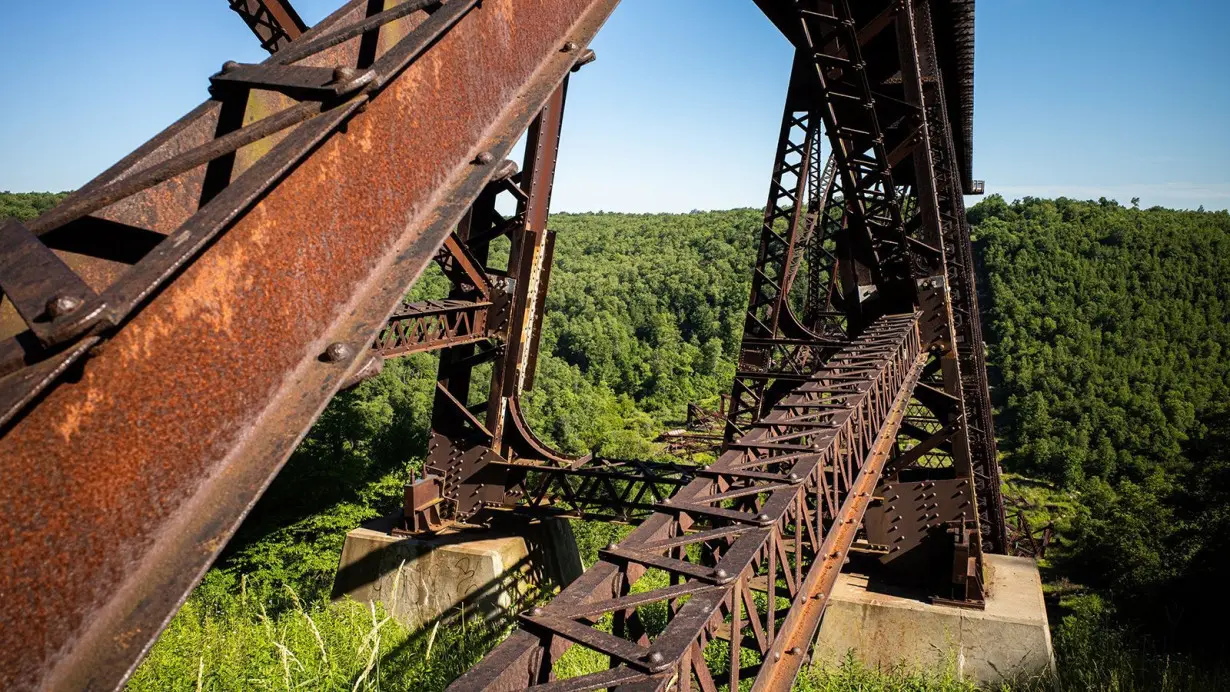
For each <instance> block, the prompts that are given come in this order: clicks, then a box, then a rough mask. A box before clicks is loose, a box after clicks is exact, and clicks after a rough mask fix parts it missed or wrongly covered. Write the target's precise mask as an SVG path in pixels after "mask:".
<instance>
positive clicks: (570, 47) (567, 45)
mask: <svg viewBox="0 0 1230 692" xmlns="http://www.w3.org/2000/svg"><path fill="white" fill-rule="evenodd" d="M579 47H580V46H578V45H577V44H576V41H569V42H567V43H565V44H564V48H563V51H564V52H565V53H571V52H572V51H574V50H576V49H577V48H579Z"/></svg>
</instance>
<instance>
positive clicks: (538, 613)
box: [530, 606, 544, 617]
mask: <svg viewBox="0 0 1230 692" xmlns="http://www.w3.org/2000/svg"><path fill="white" fill-rule="evenodd" d="M543 612H544V611H543V609H542V608H540V607H538V606H534V607H533V608H530V615H533V616H534V617H539V616H541V615H542V614H543Z"/></svg>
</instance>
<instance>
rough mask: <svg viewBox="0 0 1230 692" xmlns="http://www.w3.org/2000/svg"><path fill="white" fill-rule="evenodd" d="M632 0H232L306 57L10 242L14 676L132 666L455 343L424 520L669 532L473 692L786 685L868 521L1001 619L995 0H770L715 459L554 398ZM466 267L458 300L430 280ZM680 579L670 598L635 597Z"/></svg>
mask: <svg viewBox="0 0 1230 692" xmlns="http://www.w3.org/2000/svg"><path fill="white" fill-rule="evenodd" d="M616 2H617V0H485V1H484V2H481V3H479V2H476V1H475V0H446V1H443V2H419V1H418V0H408V1H406V2H381V1H375V2H371V1H368V0H355V1H353V2H349V3H347V4H346V5H345V6H344V7H343V8H342V9H340V10H339V11H338V12H336V13H334V14H333V15H331V16H330V17H328V18H326V19H325V20H324V21H322V22H321V24H320V25H318V26H317V27H314V28H312V29H310V30H307V29H306V27H304V26H303V23H302V21H301V20H300V19H299V18H298V15H297V14H296V13H295V12H294V10H293V8H291V7H290V5H289V4H288V3H287V2H285V0H269V1H266V0H246V1H243V2H235V1H232V2H230V5H231V7H232V9H234V10H235V11H236V12H238V13H239V14H240V15H241V16H242V17H243V18H244V20H245V22H247V23H248V25H249V27H250V28H251V29H252V30H253V31H254V32H255V33H256V35H257V37H258V38H259V39H260V40H261V42H262V45H263V46H264V47H265V48H266V49H268V50H269V51H270V52H271V53H273V54H274V56H273V57H272V58H270V59H269V60H268V61H266V62H264V63H262V64H259V65H241V64H236V63H228V64H227V65H225V66H224V68H223V70H222V71H221V72H219V73H218V74H216V75H214V76H213V77H212V78H211V80H210V82H211V84H210V95H211V98H210V100H209V101H207V102H206V103H204V104H203V105H202V106H200V107H199V108H197V109H196V110H194V111H193V112H192V113H189V114H188V115H187V116H185V118H184V119H182V120H181V121H180V122H179V123H176V124H175V125H173V126H172V127H171V128H169V129H168V130H167V131H165V132H164V133H162V134H161V135H159V136H158V137H156V138H155V139H154V140H152V141H151V142H150V143H149V144H147V145H145V146H144V147H142V148H140V149H138V150H137V151H136V152H134V153H133V154H132V155H130V156H129V157H128V158H126V159H125V160H123V161H121V162H120V163H119V164H117V165H116V166H115V167H113V168H112V169H111V170H109V171H107V172H105V173H104V174H102V175H101V176H100V177H99V178H97V179H96V180H95V181H93V182H91V183H90V184H88V185H87V186H85V187H84V188H83V189H82V190H80V191H78V192H77V193H74V194H73V195H71V196H70V197H69V198H68V199H67V200H65V202H64V203H63V204H62V205H60V206H59V207H57V208H56V209H54V210H52V211H51V212H49V213H47V214H45V215H43V216H42V217H40V218H39V219H37V220H35V221H33V222H30V223H28V224H22V223H19V222H16V221H7V222H4V223H3V225H0V247H2V248H3V252H2V253H0V288H2V289H3V292H4V296H3V298H4V301H3V303H0V426H3V428H2V429H0V434H2V435H3V437H2V438H0V453H2V454H3V455H4V458H5V459H6V461H8V460H10V459H11V460H12V462H11V463H6V464H5V465H4V466H3V467H0V503H2V504H3V506H4V507H5V509H6V510H7V512H6V516H8V517H9V521H10V523H11V527H10V529H11V530H10V531H8V532H7V533H6V534H5V536H6V538H5V541H6V542H5V543H4V544H3V547H4V554H5V555H6V558H8V561H7V564H6V565H5V568H4V570H3V571H2V572H0V588H2V589H3V590H4V591H5V593H6V594H9V595H10V596H9V601H8V602H7V603H6V609H5V610H4V611H3V614H2V615H0V625H2V627H0V644H3V645H4V653H3V654H0V656H2V658H0V684H2V685H3V686H4V687H6V688H23V687H34V686H42V687H61V688H81V687H110V686H114V685H117V684H119V683H120V682H122V680H123V679H124V677H125V676H126V675H127V674H128V672H129V671H131V669H132V666H133V665H135V663H136V662H137V661H138V660H139V658H140V656H141V654H142V652H143V651H144V650H145V648H146V647H147V646H148V645H149V643H150V642H152V640H153V638H154V637H155V636H156V634H157V632H158V631H159V629H160V627H161V625H162V624H163V623H165V621H166V619H167V618H168V617H169V616H170V614H171V613H173V612H174V610H175V608H176V606H177V605H178V603H179V602H180V600H181V599H182V598H183V597H184V595H185V594H186V593H187V592H188V590H189V589H190V588H191V587H192V585H193V583H194V582H195V579H196V578H197V576H198V575H199V574H200V573H201V571H202V570H203V569H204V567H205V566H206V565H208V564H209V562H210V561H211V560H212V558H213V556H214V555H215V554H216V553H217V551H218V550H219V549H220V548H221V546H222V545H223V544H224V543H225V540H226V539H227V537H228V536H229V535H230V533H231V532H232V531H233V530H234V528H235V526H237V524H238V522H239V521H240V520H241V519H242V517H243V515H244V513H245V512H246V510H247V508H248V507H250V506H251V503H253V502H254V501H255V499H256V498H257V497H259V495H260V493H261V491H262V489H263V488H264V486H265V484H266V483H267V482H268V480H269V479H270V478H271V476H272V475H273V474H274V473H276V471H277V469H278V468H279V466H280V464H281V462H282V461H283V460H284V459H285V457H286V455H287V454H289V452H290V451H291V450H292V449H293V447H294V445H295V442H296V441H297V440H298V439H299V437H300V436H301V435H302V434H303V432H304V431H305V430H306V428H307V427H308V426H309V425H310V423H311V421H312V420H313V419H314V418H315V417H316V415H318V413H319V411H320V409H321V407H322V406H323V405H324V403H325V402H327V400H328V399H329V397H330V396H332V394H333V393H334V392H335V391H336V390H337V389H338V388H340V387H345V386H349V385H351V384H353V383H355V382H357V381H359V380H361V379H363V378H366V377H370V376H372V375H373V374H375V373H377V372H379V371H380V367H381V363H382V362H383V359H384V358H388V357H397V356H400V355H404V354H407V353H412V352H416V351H424V350H436V349H440V350H441V360H440V369H439V376H438V385H437V390H436V401H435V408H434V411H433V419H432V441H431V451H430V453H429V458H428V460H427V465H426V476H425V477H424V478H422V479H418V480H416V481H415V482H414V483H412V484H410V485H408V486H407V489H406V506H405V523H404V525H403V526H402V528H401V529H400V530H401V531H410V532H414V531H432V530H436V529H439V528H441V527H442V526H443V525H446V524H447V523H449V522H453V521H459V520H464V521H471V522H473V521H480V522H498V521H500V517H501V516H504V515H505V513H507V512H518V513H529V514H532V515H538V516H570V517H584V518H588V519H601V520H607V521H620V522H627V523H633V524H638V525H639V526H638V527H637V528H636V529H635V530H634V532H633V533H632V534H631V535H630V536H629V537H628V538H627V539H626V540H624V541H622V542H621V543H620V544H618V545H613V546H611V547H609V548H608V549H607V550H606V551H604V552H603V553H602V561H601V562H600V563H599V564H598V565H595V567H594V568H592V569H591V570H589V571H587V572H586V573H585V575H584V576H582V577H581V579H580V580H579V581H578V582H576V583H574V584H573V585H572V586H570V587H569V588H568V589H566V590H565V591H564V593H562V594H561V595H560V597H559V598H557V599H555V600H554V601H553V602H552V603H550V604H547V605H546V606H544V607H543V608H542V609H541V610H535V611H534V612H531V613H528V614H526V616H525V617H524V620H523V624H524V630H522V631H519V632H517V633H515V634H514V635H513V636H512V638H510V639H509V640H508V642H506V643H505V644H503V645H501V647H499V648H498V649H497V650H496V651H495V652H494V653H493V655H492V656H491V657H489V659H488V660H487V661H485V662H484V663H482V664H480V666H478V667H477V668H475V669H474V670H473V671H471V672H470V673H469V674H467V676H466V677H465V678H463V679H462V680H460V681H458V683H457V686H458V687H459V688H464V689H470V688H472V687H493V688H499V689H509V688H517V687H522V686H526V685H530V684H538V683H548V682H550V681H551V680H552V678H553V673H552V663H553V661H555V660H556V659H557V658H558V656H559V654H560V653H561V652H562V650H563V649H565V648H567V647H568V646H570V645H571V644H572V643H573V642H575V643H579V644H580V645H583V646H586V647H588V648H591V649H594V650H596V651H599V652H602V653H604V654H606V655H607V656H609V657H610V660H611V664H610V669H609V670H606V671H600V672H597V673H595V674H593V675H592V676H588V677H585V678H581V679H574V680H573V681H558V682H557V683H556V684H555V686H554V687H552V689H582V688H584V689H595V688H599V687H604V686H621V687H622V686H629V685H635V686H637V687H638V688H639V687H641V686H644V687H646V688H650V689H656V688H662V687H663V686H669V685H671V684H676V683H677V684H678V685H679V686H680V687H682V688H686V687H688V686H690V685H693V684H694V685H697V686H699V687H700V688H701V689H712V688H713V687H714V686H715V685H717V686H730V688H731V689H733V688H735V687H737V686H738V684H739V682H740V681H748V680H751V679H753V678H754V679H755V680H756V685H757V687H758V688H761V689H768V688H773V689H784V688H786V687H788V686H789V684H790V682H791V681H792V680H793V678H794V676H795V674H796V673H797V671H798V669H799V666H800V665H801V663H802V661H803V657H804V654H805V653H806V651H807V648H808V646H809V643H810V640H811V637H812V635H813V634H814V631H815V627H816V626H817V624H818V622H819V618H820V615H821V613H822V612H823V609H824V605H825V603H826V596H827V594H828V592H829V587H830V586H831V584H832V580H833V579H835V577H836V574H837V571H838V570H839V569H840V566H841V564H842V563H843V562H844V560H845V557H846V554H847V552H848V551H849V549H850V546H851V545H852V543H853V542H854V541H855V540H858V541H859V542H860V543H861V544H862V545H863V547H864V549H866V550H870V551H871V552H873V553H876V554H878V555H880V560H881V562H883V564H884V567H885V568H886V569H887V570H888V571H889V572H890V573H896V574H897V575H898V576H900V577H902V578H905V579H909V580H913V581H916V582H922V583H926V584H929V585H930V586H931V588H933V593H935V595H936V596H937V597H941V598H946V599H951V600H953V601H955V602H958V603H961V604H964V605H976V604H977V603H978V602H979V600H980V598H981V570H980V556H981V554H982V551H983V550H996V551H1002V550H1003V549H1004V547H1005V538H1004V522H1003V518H1002V506H1001V503H1000V500H999V491H998V466H997V465H996V461H995V448H994V431H993V428H992V421H991V418H990V403H989V396H988V394H987V384H986V370H985V357H984V354H983V351H982V342H981V333H980V324H979V315H978V306H977V294H976V288H975V285H974V268H973V262H972V251H971V247H970V243H969V231H968V227H967V225H966V222H965V219H964V207H963V201H962V197H961V193H962V192H963V191H965V190H968V189H969V187H970V186H969V180H970V171H969V164H968V156H969V151H970V147H969V128H968V123H969V103H970V98H971V97H970V93H971V92H969V89H968V87H969V85H970V84H972V82H970V81H969V80H968V74H969V65H970V64H971V56H970V44H969V41H968V40H966V39H968V38H969V37H970V36H971V35H972V33H971V32H972V2H970V0H929V1H928V0H913V1H912V2H911V0H899V1H894V2H887V1H884V0H876V1H872V2H860V3H850V2H847V1H846V0H839V1H838V2H826V1H820V0H805V1H804V2H786V1H785V0H757V4H758V5H759V6H760V7H761V9H762V10H764V12H765V14H766V15H767V16H768V17H769V18H770V20H771V21H773V22H774V24H775V25H776V26H778V28H780V29H781V30H782V32H783V34H784V35H785V36H786V37H787V38H788V39H789V40H790V41H791V42H792V43H793V44H794V45H795V47H796V49H797V54H796V57H795V59H794V63H793V67H792V76H791V81H790V87H789V93H788V94H787V98H786V107H785V109H784V112H783V119H782V126H781V130H780V133H779V134H780V137H779V144H778V150H777V156H776V159H775V163H774V168H773V170H772V173H771V179H770V194H769V200H768V204H767V205H766V210H765V215H764V219H763V223H762V225H761V227H760V229H759V241H760V242H759V244H758V246H757V247H758V253H757V257H756V264H755V271H754V274H753V280H752V292H751V296H750V300H749V308H748V311H747V318H746V321H745V333H744V335H743V342H742V346H741V352H740V359H739V371H738V375H737V378H736V382H735V384H734V387H733V394H732V398H731V408H730V411H729V415H728V416H727V417H726V418H727V419H729V421H730V424H729V425H728V426H727V430H726V439H727V444H726V448H725V451H724V453H723V454H722V455H721V456H720V457H719V459H718V461H717V462H716V463H714V464H712V465H711V466H709V467H708V468H705V469H701V468H697V467H695V466H693V465H690V464H686V463H680V464H672V463H661V462H658V463H649V462H641V461H634V460H610V459H594V458H592V457H590V456H584V457H569V456H566V455H562V454H559V453H557V452H555V451H553V450H551V449H550V448H549V447H547V446H546V445H544V444H543V443H542V442H541V441H540V440H538V439H537V438H536V437H535V435H534V434H533V432H532V431H531V430H530V428H529V425H528V423H527V421H526V419H525V417H524V415H522V412H521V403H520V397H521V395H522V393H523V392H525V391H527V390H529V389H530V388H531V387H532V386H533V379H534V370H535V360H536V357H537V349H538V339H539V336H540V334H541V325H542V320H543V309H544V304H545V301H544V296H545V294H546V291H547V290H548V285H549V276H550V268H551V259H552V253H553V234H552V233H551V231H550V229H549V228H548V224H547V210H548V207H549V201H550V191H551V185H552V179H553V175H554V162H555V157H556V151H557V149H558V144H559V134H560V128H561V123H562V119H563V113H564V103H565V97H566V93H567V75H568V73H569V71H570V70H571V71H575V70H576V69H577V68H578V67H579V66H580V65H582V64H584V63H586V62H588V61H590V60H592V59H593V53H592V51H588V50H586V49H585V48H584V46H585V45H587V44H588V42H589V40H590V39H591V38H592V37H593V35H594V33H595V32H596V31H597V29H598V27H599V26H600V25H601V23H602V21H603V20H604V19H605V17H606V16H607V15H608V14H609V13H610V11H611V10H612V9H613V7H614V5H615V4H616ZM510 36H515V37H516V39H515V41H514V40H512V39H510V38H509V37H510ZM937 38H938V40H937ZM958 44H959V45H958ZM427 75H429V78H428V77H426V76H427ZM954 75H955V79H953V77H954ZM946 85H954V88H953V89H951V90H948V91H947V92H946V89H945V87H946ZM953 110H957V111H959V115H954V117H956V118H957V119H958V120H960V121H961V123H962V124H963V125H964V127H962V128H960V129H961V132H960V133H957V132H956V129H957V128H954V127H953V126H952V124H951V121H950V120H949V112H950V111H953ZM408 122H410V123H414V124H415V127H413V128H408V127H406V123H408ZM523 133H526V136H527V147H526V157H525V159H524V160H523V162H522V164H521V166H520V167H518V166H517V165H516V164H514V163H512V162H510V161H507V160H506V159H505V158H504V157H505V156H507V154H508V152H509V151H510V150H511V148H512V146H513V144H514V142H515V141H516V140H517V138H518V137H520V136H521V135H522V134H523ZM407 162H413V164H412V165H411V164H408V163H407ZM501 195H503V196H510V197H511V198H512V199H513V200H514V201H515V206H516V213H515V214H514V215H512V216H511V217H509V218H505V217H503V216H501V215H500V214H498V213H497V212H496V198H497V197H499V196H501ZM495 239H506V240H507V242H508V243H509V245H510V247H511V249H510V253H509V255H510V259H509V261H508V263H507V264H506V265H498V266H497V265H496V264H495V263H493V262H492V261H491V253H490V252H489V246H490V244H491V242H492V241H493V240H495ZM433 261H434V262H435V263H436V264H438V265H439V266H440V268H441V269H442V270H443V272H444V274H445V276H446V277H447V278H448V279H449V280H450V282H451V286H452V288H451V291H450V294H449V296H448V297H447V298H444V299H441V300H435V301H425V302H418V303H407V302H405V301H404V300H403V297H404V296H405V295H406V293H407V289H408V288H409V286H410V285H411V284H412V283H413V281H414V279H415V278H416V277H417V276H418V274H419V272H421V271H422V269H423V267H424V266H426V265H427V264H429V263H432V262H433ZM288 320H289V321H293V323H294V324H295V329H293V330H288V329H286V328H285V324H286V323H287V321H288ZM485 363H492V364H493V366H494V367H493V368H492V374H491V381H490V387H489V391H490V394H489V395H487V398H486V399H483V400H473V399H472V398H471V389H472V387H471V385H472V384H473V382H472V380H473V378H474V375H475V372H476V371H475V367H476V366H477V365H479V364H485ZM903 497H909V498H910V499H911V500H917V502H916V503H911V504H912V505H913V509H912V510H910V511H903V509H902V507H903V505H904V504H905V503H903V502H898V498H903ZM975 510H976V511H975ZM83 516H84V517H88V518H89V523H88V524H87V525H83V524H82V522H81V517H83ZM83 526H84V527H85V528H83ZM937 555H939V556H942V557H943V558H944V560H947V561H948V562H947V563H945V565H944V569H942V570H939V571H936V570H934V569H932V568H929V567H926V566H920V565H925V564H927V563H930V562H933V560H932V558H934V557H935V556H937ZM647 570H662V571H664V572H666V573H667V574H669V575H670V586H669V587H668V588H667V589H665V590H659V591H651V592H648V593H639V592H637V591H636V589H635V588H634V586H633V584H634V583H635V582H637V580H638V579H640V578H641V577H642V576H643V575H644V573H645V572H646V571H647ZM33 585H37V587H35V586H33ZM768 603H777V604H778V605H779V607H777V608H773V609H770V608H769V607H768V606H767V605H766V604H768ZM787 605H788V607H786V606H787ZM645 608H657V609H659V610H660V611H661V612H665V613H666V615H667V618H666V624H665V626H664V629H661V630H660V631H659V630H658V629H656V628H655V627H656V626H651V623H650V622H649V621H647V620H646V619H645V618H643V617H642V612H643V610H644V609H645ZM604 614H609V615H610V619H609V622H610V623H611V627H610V628H609V629H610V631H606V630H603V629H601V628H595V627H594V624H595V622H596V621H597V620H598V619H599V617H600V616H602V615H604ZM604 622H606V620H604ZM723 649H724V653H721V651H720V650H723ZM706 654H708V655H709V658H706ZM713 661H725V663H713ZM672 681H674V682H673V683H672Z"/></svg>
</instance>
